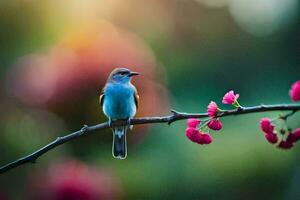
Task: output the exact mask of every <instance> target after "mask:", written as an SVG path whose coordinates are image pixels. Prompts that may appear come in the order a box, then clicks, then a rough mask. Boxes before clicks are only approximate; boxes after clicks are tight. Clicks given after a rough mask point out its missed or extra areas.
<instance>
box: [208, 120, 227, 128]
mask: <svg viewBox="0 0 300 200" xmlns="http://www.w3.org/2000/svg"><path fill="white" fill-rule="evenodd" d="M207 126H208V127H209V128H210V129H212V130H215V131H219V130H221V129H222V126H223V125H222V123H221V121H220V120H218V119H215V118H212V119H210V120H209V122H208V123H207Z"/></svg>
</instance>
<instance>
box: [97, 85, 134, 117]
mask: <svg viewBox="0 0 300 200" xmlns="http://www.w3.org/2000/svg"><path fill="white" fill-rule="evenodd" d="M103 111H104V113H105V114H106V115H107V116H108V117H110V118H112V119H126V118H129V117H133V116H134V115H135V112H136V105H135V102H134V89H133V88H132V87H130V85H129V86H128V85H121V84H119V85H108V86H107V87H106V89H105V98H104V104H103Z"/></svg>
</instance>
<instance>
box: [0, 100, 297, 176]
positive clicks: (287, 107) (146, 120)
mask: <svg viewBox="0 0 300 200" xmlns="http://www.w3.org/2000/svg"><path fill="white" fill-rule="evenodd" d="M299 110H300V105H295V104H277V105H260V106H253V107H240V108H238V109H234V110H225V111H222V112H221V113H219V114H218V117H225V116H233V115H242V114H249V113H257V112H267V111H292V113H293V114H294V113H295V112H296V111H299ZM171 113H172V114H171V115H167V116H162V117H141V118H135V119H132V120H131V121H130V124H131V125H137V124H151V123H167V124H171V123H172V122H174V121H178V120H182V119H188V118H205V117H208V115H207V113H184V112H178V111H175V110H171ZM127 123H128V122H127V121H125V120H119V121H115V122H113V123H112V126H122V125H126V124H127ZM107 128H109V124H108V122H104V123H101V124H97V125H93V126H87V125H84V126H83V128H82V129H80V130H79V131H76V132H73V133H70V134H68V135H65V136H62V137H58V138H56V139H55V140H54V141H52V142H51V143H49V144H47V145H46V146H44V147H42V148H40V149H38V150H37V151H35V152H33V153H31V154H29V155H27V156H24V157H22V158H19V159H18V160H16V161H13V162H11V163H8V164H6V165H4V166H2V167H1V168H0V174H2V173H4V172H7V171H9V170H11V169H13V168H16V167H18V166H20V165H23V164H25V163H30V162H31V163H35V161H36V160H37V158H38V157H40V156H42V155H43V154H45V153H46V152H48V151H50V150H51V149H53V148H55V147H57V146H59V145H61V144H64V143H66V142H68V141H70V140H73V139H75V138H79V137H81V136H84V135H87V134H90V133H92V132H94V131H96V130H102V129H107Z"/></svg>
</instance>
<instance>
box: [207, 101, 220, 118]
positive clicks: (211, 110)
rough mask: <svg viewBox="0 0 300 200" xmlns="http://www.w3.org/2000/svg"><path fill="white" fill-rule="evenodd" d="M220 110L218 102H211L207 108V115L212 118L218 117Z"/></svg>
mask: <svg viewBox="0 0 300 200" xmlns="http://www.w3.org/2000/svg"><path fill="white" fill-rule="evenodd" d="M218 111H219V108H218V105H217V104H216V102H214V101H211V102H210V103H209V104H208V106H207V114H208V116H210V117H216V116H217V114H218Z"/></svg>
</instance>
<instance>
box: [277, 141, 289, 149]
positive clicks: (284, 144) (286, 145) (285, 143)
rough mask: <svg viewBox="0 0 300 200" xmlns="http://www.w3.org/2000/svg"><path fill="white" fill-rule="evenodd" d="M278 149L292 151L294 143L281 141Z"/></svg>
mask: <svg viewBox="0 0 300 200" xmlns="http://www.w3.org/2000/svg"><path fill="white" fill-rule="evenodd" d="M278 147H279V148H281V149H290V148H292V147H293V143H292V142H289V141H281V142H280V143H279V144H278Z"/></svg>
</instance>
